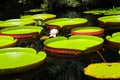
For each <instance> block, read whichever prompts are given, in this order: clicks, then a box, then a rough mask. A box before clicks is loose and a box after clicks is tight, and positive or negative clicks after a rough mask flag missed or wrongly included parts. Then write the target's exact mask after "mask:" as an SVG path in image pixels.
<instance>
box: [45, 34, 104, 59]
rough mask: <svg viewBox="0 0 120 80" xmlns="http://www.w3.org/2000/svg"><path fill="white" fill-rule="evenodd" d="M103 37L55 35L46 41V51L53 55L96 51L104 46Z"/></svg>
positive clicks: (70, 54)
mask: <svg viewBox="0 0 120 80" xmlns="http://www.w3.org/2000/svg"><path fill="white" fill-rule="evenodd" d="M103 41H104V40H103V39H102V38H100V37H97V36H88V35H84V36H83V35H81V36H71V37H69V39H67V38H65V37H55V38H50V39H47V40H46V41H45V42H44V49H45V51H46V52H47V53H48V54H50V55H53V56H58V57H61V56H62V57H65V56H66V57H69V56H71V57H74V56H79V55H84V54H85V53H86V54H87V53H90V52H94V51H96V50H99V49H100V48H102V44H103Z"/></svg>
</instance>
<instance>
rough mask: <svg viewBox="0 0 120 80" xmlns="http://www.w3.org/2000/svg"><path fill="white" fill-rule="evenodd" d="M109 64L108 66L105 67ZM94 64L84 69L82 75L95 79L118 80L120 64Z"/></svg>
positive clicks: (119, 77)
mask: <svg viewBox="0 0 120 80" xmlns="http://www.w3.org/2000/svg"><path fill="white" fill-rule="evenodd" d="M107 64H109V65H107ZM107 64H106V63H95V64H90V65H88V66H87V67H85V68H84V73H85V74H86V75H88V76H91V77H94V78H96V79H103V80H106V79H108V80H111V79H118V80H119V79H120V71H119V68H120V63H107Z"/></svg>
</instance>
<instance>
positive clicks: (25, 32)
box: [0, 26, 43, 41]
mask: <svg viewBox="0 0 120 80" xmlns="http://www.w3.org/2000/svg"><path fill="white" fill-rule="evenodd" d="M17 30H18V32H16V31H17ZM30 30H31V31H30ZM32 30H33V31H32ZM14 31H15V32H14ZM19 32H20V33H19ZM42 33H43V28H42V27H38V26H20V27H10V28H5V29H2V30H1V32H0V35H8V36H12V37H14V38H15V39H17V40H18V41H25V40H32V39H35V38H37V37H40V36H41V35H42Z"/></svg>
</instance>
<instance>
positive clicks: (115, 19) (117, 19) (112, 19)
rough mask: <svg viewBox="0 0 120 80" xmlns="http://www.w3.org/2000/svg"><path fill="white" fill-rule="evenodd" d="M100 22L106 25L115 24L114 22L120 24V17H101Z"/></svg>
mask: <svg viewBox="0 0 120 80" xmlns="http://www.w3.org/2000/svg"><path fill="white" fill-rule="evenodd" d="M98 20H99V21H102V22H104V23H108V22H111V23H114V22H120V16H119V15H116V16H104V17H100V18H98Z"/></svg>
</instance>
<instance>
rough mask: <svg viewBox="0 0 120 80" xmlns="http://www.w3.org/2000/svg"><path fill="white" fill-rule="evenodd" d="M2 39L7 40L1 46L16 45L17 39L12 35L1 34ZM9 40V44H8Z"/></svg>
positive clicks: (0, 38)
mask: <svg viewBox="0 0 120 80" xmlns="http://www.w3.org/2000/svg"><path fill="white" fill-rule="evenodd" d="M0 40H2V43H1V44H3V41H4V42H5V44H4V45H0V48H6V47H13V46H15V45H16V42H17V39H14V38H13V37H12V36H0ZM8 41H9V44H6V43H7V42H8Z"/></svg>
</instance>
